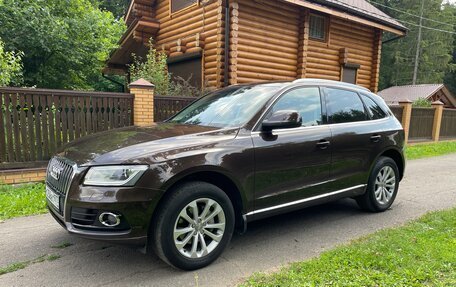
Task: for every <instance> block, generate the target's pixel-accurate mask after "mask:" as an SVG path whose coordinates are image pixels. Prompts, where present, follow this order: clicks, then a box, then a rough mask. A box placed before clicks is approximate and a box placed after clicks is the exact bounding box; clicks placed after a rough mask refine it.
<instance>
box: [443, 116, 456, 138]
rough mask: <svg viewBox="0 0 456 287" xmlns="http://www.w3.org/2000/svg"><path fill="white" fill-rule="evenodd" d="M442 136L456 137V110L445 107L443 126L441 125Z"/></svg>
mask: <svg viewBox="0 0 456 287" xmlns="http://www.w3.org/2000/svg"><path fill="white" fill-rule="evenodd" d="M440 137H441V138H444V139H446V138H456V110H452V109H444V110H443V115H442V126H441V127H440Z"/></svg>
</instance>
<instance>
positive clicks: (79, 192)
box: [47, 179, 160, 246]
mask: <svg viewBox="0 0 456 287" xmlns="http://www.w3.org/2000/svg"><path fill="white" fill-rule="evenodd" d="M47 187H48V188H51V189H52V187H50V186H47ZM56 193H58V192H56ZM58 194H59V196H60V203H61V205H60V208H56V207H55V206H54V205H53V204H52V203H51V202H50V201H49V200H48V199H47V207H48V209H49V211H50V213H51V215H52V216H53V217H54V219H55V220H56V221H57V222H58V223H59V224H60V225H61V226H62V227H63V228H65V229H66V230H67V231H68V232H69V233H71V234H74V235H76V236H79V237H83V238H88V239H95V240H102V241H107V242H112V243H119V244H128V245H135V246H145V245H146V243H147V236H148V230H149V224H150V220H151V218H152V214H153V211H154V209H155V206H156V204H157V202H158V198H159V195H160V192H159V191H156V190H153V189H147V188H137V187H89V186H82V185H79V184H78V180H77V179H75V180H74V181H73V183H72V184H71V187H70V189H69V190H68V192H67V194H66V195H63V194H60V193H58ZM102 212H113V213H116V214H119V215H120V219H121V223H120V224H119V225H118V226H116V227H107V226H104V225H103V224H101V222H100V220H99V215H100V214H101V213H102Z"/></svg>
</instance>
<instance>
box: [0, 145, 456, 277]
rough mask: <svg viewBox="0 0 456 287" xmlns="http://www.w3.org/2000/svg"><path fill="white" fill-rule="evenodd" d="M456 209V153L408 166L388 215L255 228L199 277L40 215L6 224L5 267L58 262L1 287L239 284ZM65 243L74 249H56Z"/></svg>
mask: <svg viewBox="0 0 456 287" xmlns="http://www.w3.org/2000/svg"><path fill="white" fill-rule="evenodd" d="M453 206H456V154H452V155H447V156H441V157H435V158H430V159H421V160H414V161H410V162H408V165H407V170H406V176H405V178H404V180H403V181H402V182H401V186H400V189H399V194H398V197H397V198H396V202H395V203H394V205H393V206H392V208H391V210H388V211H386V212H384V213H381V214H370V213H365V212H363V211H361V210H359V209H358V208H357V206H356V204H355V203H354V201H353V200H350V199H346V200H341V201H337V202H334V203H331V204H326V205H323V206H319V207H313V208H308V209H304V210H302V211H299V212H294V213H290V214H286V215H281V216H276V217H273V218H270V219H266V220H263V221H259V222H254V223H252V224H250V225H249V230H248V232H247V233H246V234H244V235H242V236H240V235H236V236H234V238H233V240H232V243H231V244H230V246H229V247H228V248H227V250H226V251H225V253H224V254H223V255H222V257H221V258H219V259H218V260H217V261H216V262H215V263H213V264H212V265H211V266H209V267H207V268H204V269H202V270H198V271H196V272H183V271H179V270H175V269H173V268H171V267H169V266H168V265H166V264H164V263H162V262H161V261H160V260H159V259H158V258H157V257H155V256H154V255H143V254H141V253H139V252H138V251H136V250H133V249H129V248H127V247H119V246H111V245H107V244H104V243H100V242H94V241H90V240H84V239H80V238H76V237H73V236H70V235H68V234H67V233H66V231H64V230H63V229H62V228H61V227H60V225H58V224H57V223H56V222H54V220H53V219H52V218H51V216H50V215H47V214H46V215H40V216H33V217H26V218H17V219H12V220H7V221H6V222H4V223H1V224H0V267H5V266H6V265H8V264H11V263H14V262H18V261H25V260H30V259H33V258H36V257H39V256H41V255H44V254H58V255H60V256H61V257H60V258H59V259H57V260H55V261H46V262H40V263H36V264H33V265H31V266H28V267H27V268H25V269H22V270H19V271H15V272H12V273H7V274H4V275H1V276H0V286H233V285H236V284H237V283H239V282H242V280H243V278H245V277H247V276H249V275H251V274H252V273H254V272H258V271H271V270H275V269H277V268H278V267H280V266H283V265H286V264H287V263H289V262H294V261H300V260H305V259H308V258H311V257H314V256H316V255H318V254H319V253H320V252H322V251H324V250H327V249H330V248H332V247H334V246H336V245H339V244H343V243H346V242H349V241H350V240H352V239H355V238H358V237H360V236H362V235H365V234H368V233H372V232H374V231H376V230H379V229H382V228H385V227H391V226H397V225H400V224H403V223H404V222H407V221H409V220H412V219H414V218H416V217H419V216H420V215H422V214H424V213H426V212H428V211H431V210H438V209H445V208H450V207H453ZM63 242H69V243H72V244H73V245H72V246H70V247H67V248H64V249H57V248H52V247H51V246H55V245H58V244H61V243H63Z"/></svg>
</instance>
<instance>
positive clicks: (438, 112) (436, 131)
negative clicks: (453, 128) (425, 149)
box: [432, 101, 443, 142]
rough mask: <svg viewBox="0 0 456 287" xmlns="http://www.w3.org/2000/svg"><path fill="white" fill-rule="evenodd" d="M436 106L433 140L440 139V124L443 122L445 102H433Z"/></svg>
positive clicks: (434, 106) (433, 105)
mask: <svg viewBox="0 0 456 287" xmlns="http://www.w3.org/2000/svg"><path fill="white" fill-rule="evenodd" d="M432 107H433V108H434V124H433V125H432V140H433V141H435V142H438V141H439V137H440V126H441V124H442V115H443V103H442V102H441V101H435V102H432Z"/></svg>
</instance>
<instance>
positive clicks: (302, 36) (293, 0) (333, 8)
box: [104, 0, 407, 92]
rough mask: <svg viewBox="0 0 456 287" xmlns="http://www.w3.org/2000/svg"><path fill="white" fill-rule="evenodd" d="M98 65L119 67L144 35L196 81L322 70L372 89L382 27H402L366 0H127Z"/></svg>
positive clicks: (314, 74)
mask: <svg viewBox="0 0 456 287" xmlns="http://www.w3.org/2000/svg"><path fill="white" fill-rule="evenodd" d="M125 22H126V24H127V26H128V29H127V31H126V32H125V34H124V35H123V36H122V38H121V39H120V41H119V48H118V49H117V50H115V51H113V52H112V53H111V55H110V58H109V60H108V63H107V67H106V68H105V71H104V72H105V73H118V74H125V72H126V71H127V65H128V64H129V63H131V62H132V56H131V55H132V53H134V54H136V55H140V56H141V55H145V54H146V52H147V45H148V42H149V39H150V38H151V37H152V38H153V39H154V44H155V45H156V48H157V49H158V50H163V51H164V52H165V53H166V54H167V55H168V69H169V71H170V72H171V73H173V75H178V76H181V77H183V78H185V79H187V78H189V76H191V81H192V84H194V85H195V86H197V87H202V86H208V87H223V86H226V85H231V84H240V83H248V82H259V81H276V80H293V79H296V78H321V79H330V80H336V81H345V82H351V83H356V84H358V85H361V86H364V87H366V88H369V89H370V90H372V91H374V92H376V91H377V87H378V79H379V67H380V54H381V46H382V35H383V33H384V32H388V33H392V34H395V35H398V36H403V35H405V34H406V31H407V29H406V28H405V27H404V26H403V25H402V24H400V23H399V22H398V21H396V20H394V19H393V18H391V17H389V16H388V15H386V14H385V13H383V12H382V11H380V10H378V9H377V8H375V7H374V6H372V5H371V4H369V3H368V2H366V1H365V0H132V1H131V3H130V6H129V8H128V11H127V13H126V15H125Z"/></svg>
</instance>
